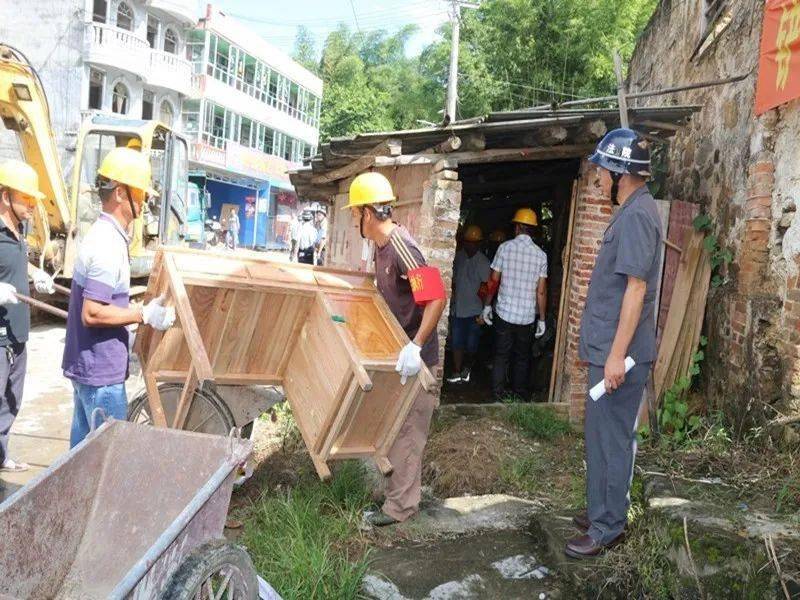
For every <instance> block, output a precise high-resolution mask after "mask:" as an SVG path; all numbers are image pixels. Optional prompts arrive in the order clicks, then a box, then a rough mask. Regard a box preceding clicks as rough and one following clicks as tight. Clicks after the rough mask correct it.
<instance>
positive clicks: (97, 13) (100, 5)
mask: <svg viewBox="0 0 800 600" xmlns="http://www.w3.org/2000/svg"><path fill="white" fill-rule="evenodd" d="M107 14H108V2H106V0H94V5H93V8H92V21H94V22H95V23H105V22H106V15H107Z"/></svg>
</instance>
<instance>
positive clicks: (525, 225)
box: [483, 208, 547, 401]
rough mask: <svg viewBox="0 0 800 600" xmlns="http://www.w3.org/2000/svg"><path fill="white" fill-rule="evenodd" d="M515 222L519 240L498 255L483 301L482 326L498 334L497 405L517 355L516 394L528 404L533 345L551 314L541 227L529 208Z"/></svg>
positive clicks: (513, 375)
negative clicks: (536, 240)
mask: <svg viewBox="0 0 800 600" xmlns="http://www.w3.org/2000/svg"><path fill="white" fill-rule="evenodd" d="M512 222H513V223H514V232H515V234H516V235H515V237H514V239H513V240H509V241H507V242H504V243H503V244H501V245H500V247H499V248H498V249H497V254H496V255H495V257H494V260H493V261H492V273H491V275H490V277H489V284H488V290H487V292H488V293H487V294H485V295H484V303H485V306H484V309H483V320H484V321H485V322H486V323H488V324H489V325H492V324H493V323H494V328H495V356H494V367H493V369H492V395H493V396H494V399H495V400H497V401H499V400H501V399H502V398H503V397H504V395H505V390H504V388H505V379H506V372H507V370H508V362H509V356H510V355H511V352H512V350H513V352H514V364H513V365H512V368H511V387H512V391H513V392H514V394H516V395H517V396H518V397H519V398H521V399H522V400H525V401H527V400H528V399H529V396H530V393H529V389H528V387H529V386H528V382H529V377H530V373H529V372H530V360H531V344H532V343H533V336H534V335H535V336H536V337H537V338H538V337H541V336H542V335H544V332H545V324H544V319H545V313H546V310H547V255H546V254H545V253H544V251H543V250H542V249H541V248H539V246H537V245H536V244H535V243H534V241H533V234H534V231H535V227H537V225H538V223H539V221H538V219H537V217H536V213H535V212H534V211H533V210H531V209H530V208H520V209H519V210H518V211H517V212H516V214H515V215H514V218H513V219H512ZM496 291H497V292H498V294H497V304H496V311H497V314H496V315H494V319H493V314H492V298H493V296H494V293H495V292H496ZM537 314H538V317H539V320H538V323H537ZM534 325H535V327H536V332H535V334H534Z"/></svg>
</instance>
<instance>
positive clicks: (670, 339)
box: [653, 232, 703, 398]
mask: <svg viewBox="0 0 800 600" xmlns="http://www.w3.org/2000/svg"><path fill="white" fill-rule="evenodd" d="M702 250H703V234H702V233H700V232H693V234H692V236H691V238H690V240H689V243H688V245H687V246H686V251H685V252H683V254H682V255H681V262H680V266H679V269H678V275H677V277H676V279H675V288H674V291H673V294H672V301H671V304H670V309H669V315H668V316H667V322H666V324H665V327H664V335H663V338H662V340H661V346H660V347H659V352H658V358H657V359H656V364H655V367H654V375H653V384H654V389H655V393H656V398H660V397H661V394H662V393H663V392H664V389H665V388H664V385H665V381H666V379H667V373H668V371H671V365H670V362H671V360H672V357H673V354H674V353H675V350H676V347H677V346H678V343H679V337H680V334H681V329H682V328H683V320H684V315H685V313H686V308H687V306H688V304H689V298H690V293H691V287H692V284H693V282H694V278H695V273H696V271H697V267H698V265H699V262H700V256H701V254H702Z"/></svg>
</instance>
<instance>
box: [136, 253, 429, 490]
mask: <svg viewBox="0 0 800 600" xmlns="http://www.w3.org/2000/svg"><path fill="white" fill-rule="evenodd" d="M155 265H156V267H155V268H154V271H153V274H152V275H151V278H150V282H149V284H148V291H147V295H148V296H149V297H150V298H152V297H154V296H155V295H157V294H158V295H160V294H161V293H163V292H165V291H167V292H168V298H167V302H168V303H170V304H172V305H174V306H175V309H176V312H177V317H178V319H177V322H176V326H175V327H173V328H172V329H170V330H169V331H167V332H164V333H161V332H157V331H154V330H153V329H151V328H149V327H142V329H141V333H140V335H139V336H138V339H137V343H136V350H137V352H138V353H139V357H140V360H141V362H142V370H143V374H144V380H145V384H146V387H147V392H148V402H149V406H150V414H151V416H152V419H153V422H154V423H155V424H156V425H157V426H162V427H166V426H171V427H179V428H180V427H185V426H186V425H187V423H186V421H187V419H186V416H187V415H188V414H189V413H190V409H191V402H193V400H194V397H195V395H194V389H195V388H196V387H199V386H203V385H205V384H206V383H207V382H213V383H218V384H220V385H228V386H234V385H242V386H258V385H282V386H283V388H284V392H285V395H286V399H287V401H288V402H289V405H290V406H291V408H292V412H293V414H294V416H295V419H296V421H297V424H298V427H299V429H300V431H301V433H302V436H303V440H304V442H305V443H306V446H307V447H308V449H309V452H310V454H311V457H312V460H313V461H314V465H315V467H316V469H317V472H318V474H319V475H320V477H323V478H325V477H328V476H330V470H329V468H328V466H327V464H326V461H328V460H331V459H342V458H352V457H372V458H374V459H375V462H376V463H377V464H378V467H379V468H380V469H381V470H382V471H383V472H384V473H388V472H390V471H391V469H392V466H391V464H390V463H389V461H388V460H387V458H386V455H387V453H388V450H389V448H390V447H391V444H392V443H393V442H394V440H395V439H396V437H397V434H398V432H399V430H400V428H401V426H402V424H403V422H404V420H405V418H406V415H407V414H408V411H409V410H410V407H411V405H412V403H413V401H414V399H415V398H416V397H417V395H418V394H419V393H420V392H421V390H422V387H423V384H424V385H426V386H428V385H429V384H434V385H435V379H434V378H433V376H432V375H431V374H430V372H429V371H428V370H427V368H423V370H422V371H421V372H420V376H419V377H416V378H413V379H412V380H410V381H409V382H407V384H406V385H405V386H403V385H401V384H400V377H399V375H398V374H397V373H395V372H394V364H395V362H396V360H397V354H398V352H399V351H400V349H401V348H402V347H403V346H404V345H405V344H406V343H408V337H407V336H406V335H405V332H404V331H403V330H402V328H401V327H400V325H399V323H397V320H396V319H395V318H394V316H393V315H392V314H391V312H390V311H389V308H388V306H387V305H386V303H385V302H384V300H383V298H381V297H380V295H379V294H378V292H377V290H376V289H375V287H374V285H373V284H372V282H371V280H370V278H368V277H364V276H363V275H361V274H359V273H354V272H347V271H340V270H335V269H320V268H315V267H310V266H306V265H293V264H284V263H280V264H279V263H272V262H270V261H267V260H265V259H263V258H262V257H259V256H257V255H244V256H242V257H239V256H238V255H237V256H235V257H234V256H225V255H215V254H209V253H205V252H201V251H192V250H186V249H171V248H170V249H162V250H160V251H159V253H158V255H157V257H156V263H155ZM159 382H174V383H181V384H182V385H183V390H182V393H181V394H180V397H179V400H178V404H177V406H175V407H174V408H173V407H171V408H170V411H165V410H164V406H163V404H162V403H161V398H160V396H159V391H158V383H159ZM231 398H233V399H231ZM227 401H230V402H235V395H234V396H231V395H230V394H228V395H227ZM167 413H169V414H167Z"/></svg>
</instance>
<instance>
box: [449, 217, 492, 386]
mask: <svg viewBox="0 0 800 600" xmlns="http://www.w3.org/2000/svg"><path fill="white" fill-rule="evenodd" d="M482 240H483V232H482V231H481V228H480V227H478V226H477V225H470V226H469V227H467V228H466V230H465V231H464V236H463V238H462V244H461V248H460V249H459V250H458V252H456V257H455V260H454V261H453V281H454V282H455V286H454V291H453V310H452V313H451V314H453V320H452V322H451V324H450V344H451V347H452V349H453V374H452V375H451V376H450V377H448V379H447V381H448V382H449V383H468V382H469V379H470V372H471V369H472V364H473V361H474V359H475V354H476V353H477V351H478V343H479V342H480V338H481V326H480V324H479V322H478V321H479V319H480V317H481V312H482V310H483V302H482V301H481V298H480V296H478V290H479V289H480V287H481V284H482V283H484V282H485V281H488V280H489V273H490V271H491V269H490V267H489V259H488V258H486V255H485V254H484V253H483V252H481V251H480V250H478V246H479V244H480V243H481V241H482ZM465 353H466V359H467V360H466V364H465V362H464V357H465Z"/></svg>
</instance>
